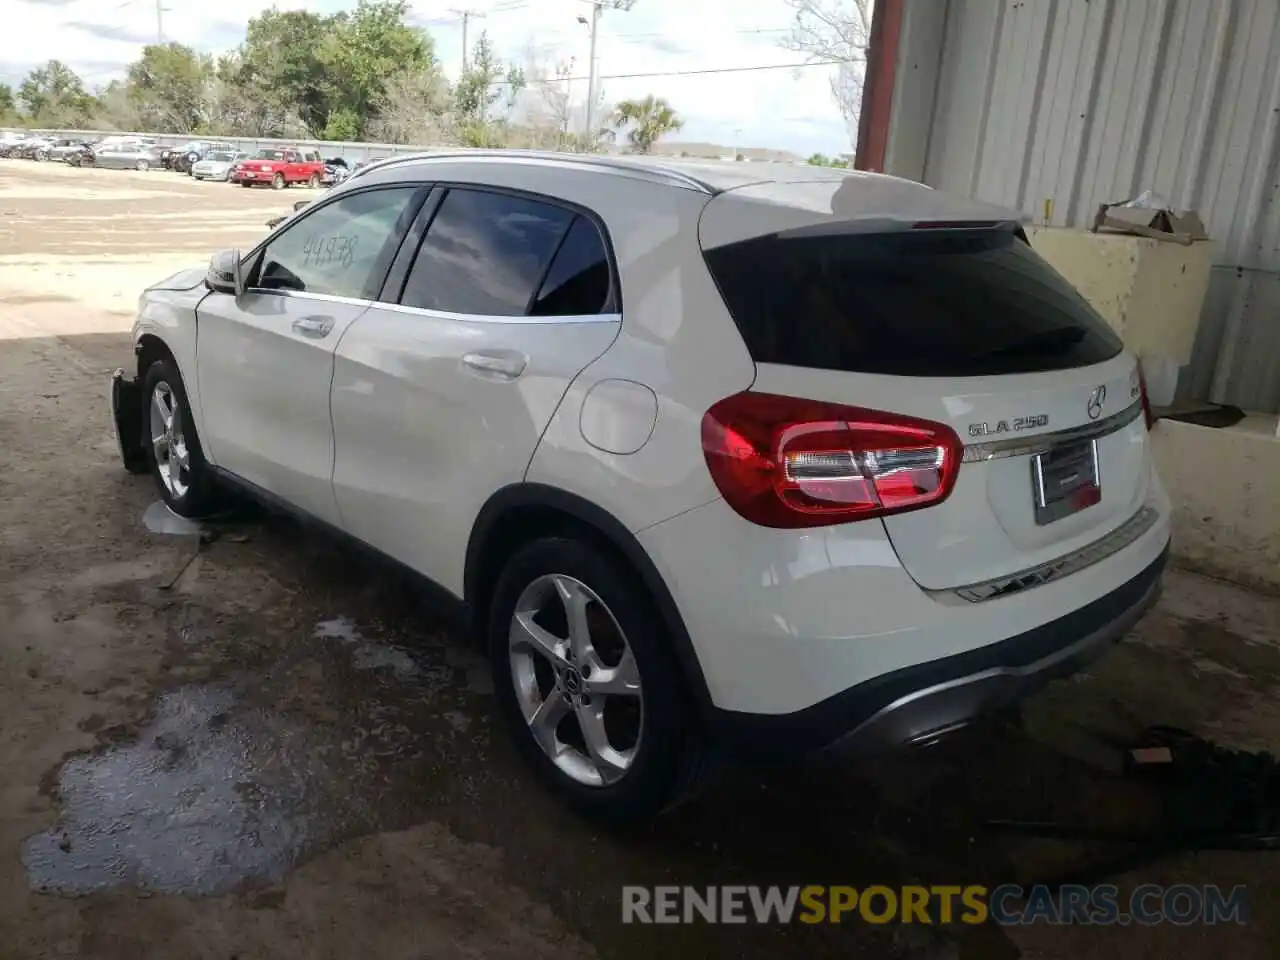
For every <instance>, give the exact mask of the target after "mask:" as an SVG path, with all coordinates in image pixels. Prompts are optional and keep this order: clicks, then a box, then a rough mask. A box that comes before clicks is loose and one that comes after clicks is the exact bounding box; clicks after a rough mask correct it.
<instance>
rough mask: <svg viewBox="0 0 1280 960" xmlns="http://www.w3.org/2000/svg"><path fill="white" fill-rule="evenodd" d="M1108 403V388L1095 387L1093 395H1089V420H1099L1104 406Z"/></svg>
mask: <svg viewBox="0 0 1280 960" xmlns="http://www.w3.org/2000/svg"><path fill="white" fill-rule="evenodd" d="M1106 402H1107V388H1106V387H1105V386H1101V387H1094V388H1093V393H1091V394H1089V419H1090V420H1097V419H1098V417H1100V416H1102V405H1103V404H1104V403H1106Z"/></svg>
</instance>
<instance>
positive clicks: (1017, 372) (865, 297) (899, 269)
mask: <svg viewBox="0 0 1280 960" xmlns="http://www.w3.org/2000/svg"><path fill="white" fill-rule="evenodd" d="M775 186H776V185H775ZM915 189H916V190H919V191H925V190H926V188H923V187H916V188H915ZM747 192H748V193H749V192H750V188H748V191H747ZM805 192H807V193H808V194H810V195H811V194H813V193H814V192H815V190H814V188H813V185H811V184H810V185H806V191H805ZM816 192H817V193H818V194H821V190H820V189H818V190H817V191H816ZM928 192H929V193H932V191H928ZM939 196H940V195H937V194H934V197H939ZM743 199H746V200H748V201H749V200H750V197H747V198H739V199H738V201H737V202H735V200H734V194H732V193H731V194H727V195H721V197H717V198H716V199H714V200H712V201H711V203H710V204H709V205H708V207H707V209H706V211H705V213H704V215H703V223H702V238H703V248H704V252H705V256H706V261H707V264H708V267H709V269H710V270H711V273H712V275H713V276H714V278H715V280H716V282H717V284H718V286H719V288H720V291H721V293H722V295H723V297H724V299H725V302H726V304H727V306H728V308H729V311H730V313H731V314H732V316H733V318H734V321H735V322H736V323H737V325H738V328H739V330H740V331H741V333H742V335H743V338H744V340H745V341H746V343H747V346H748V348H749V349H750V351H751V353H752V355H753V357H754V358H755V360H756V364H757V378H756V381H755V383H754V384H753V386H752V388H751V390H752V392H753V393H763V394H778V395H782V396H785V397H802V398H805V399H806V400H810V401H819V402H822V403H826V404H836V405H842V406H844V407H851V408H857V409H855V410H853V411H848V410H841V409H840V408H836V407H833V408H831V409H832V411H833V412H831V413H830V414H829V416H830V418H831V419H833V420H839V421H842V422H843V423H845V424H846V425H848V427H849V429H850V430H851V431H853V433H857V432H858V430H860V429H862V430H863V433H866V430H867V429H869V430H871V431H872V432H873V433H874V432H875V429H876V425H877V424H878V423H880V422H881V421H884V422H889V421H892V419H893V418H892V417H888V418H885V417H881V416H879V413H888V414H891V415H898V416H903V415H905V416H906V417H909V418H917V419H918V420H919V421H924V422H926V424H925V426H924V428H922V429H924V430H925V432H926V433H928V435H929V436H931V437H933V438H934V439H931V440H929V441H928V443H927V444H926V445H925V446H926V448H927V449H926V450H925V451H924V452H925V455H926V460H928V459H929V458H930V457H932V456H933V451H935V449H936V451H937V457H938V459H937V461H936V463H930V464H927V466H928V469H920V467H921V464H920V463H919V462H916V463H914V465H913V463H912V462H909V461H910V460H911V457H912V456H915V457H917V460H918V457H919V456H920V455H921V451H919V450H916V451H907V452H906V459H905V460H904V459H902V457H903V456H904V451H903V450H884V449H881V450H880V453H879V459H878V461H876V458H875V457H874V456H872V458H871V459H869V460H868V459H865V458H864V459H861V460H860V459H857V458H858V457H860V456H862V454H858V453H856V452H855V453H853V454H850V457H851V459H849V461H848V462H849V463H850V464H859V465H860V466H851V467H850V469H852V470H854V472H855V473H857V474H859V475H858V477H857V482H858V483H859V484H863V483H868V484H871V486H873V487H874V485H875V483H881V482H883V483H886V484H889V486H886V487H884V488H883V489H882V492H884V491H885V490H891V487H892V484H893V483H895V482H902V481H903V477H904V476H905V477H907V478H908V480H910V478H914V480H910V482H911V483H914V484H915V486H913V487H912V491H913V493H912V496H910V497H904V498H900V499H899V500H898V501H897V502H900V503H901V504H903V505H904V506H903V507H902V509H884V510H872V511H870V512H868V513H867V514H866V515H867V516H878V517H879V520H878V521H876V520H870V521H867V522H882V523H883V524H884V528H885V530H886V531H887V533H888V536H889V538H890V540H891V541H892V544H893V547H894V549H895V551H896V552H897V554H898V557H899V559H900V560H901V562H902V564H903V566H904V567H905V568H906V570H907V571H908V573H910V575H911V576H912V577H913V578H914V579H915V580H916V581H917V582H918V583H919V584H920V585H921V586H923V587H925V588H928V589H950V588H956V587H960V586H966V585H972V584H977V583H982V582H984V581H989V580H996V579H999V578H1004V577H1009V576H1011V575H1014V574H1018V573H1021V572H1024V571H1027V570H1030V569H1031V568H1034V567H1037V566H1039V565H1041V564H1044V563H1048V562H1050V561H1054V560H1057V559H1058V558H1061V557H1064V556H1065V555H1067V554H1070V553H1072V552H1073V551H1076V550H1080V549H1082V548H1085V547H1088V546H1089V545H1091V544H1094V543H1097V542H1099V541H1101V540H1102V539H1104V538H1108V537H1109V535H1110V534H1112V532H1113V531H1116V530H1117V529H1118V528H1120V527H1122V526H1126V525H1127V524H1130V522H1131V521H1134V518H1135V517H1137V516H1138V515H1139V512H1140V511H1141V510H1142V506H1143V503H1144V500H1145V498H1146V494H1147V484H1148V482H1149V478H1150V469H1149V454H1148V440H1147V423H1146V418H1145V416H1144V411H1145V396H1144V393H1143V388H1142V386H1141V382H1140V373H1139V370H1138V368H1137V366H1136V362H1135V360H1134V358H1133V357H1132V356H1131V355H1130V354H1128V353H1126V352H1124V351H1123V349H1122V344H1121V342H1120V340H1119V339H1118V338H1117V337H1116V335H1115V334H1114V333H1113V332H1112V331H1111V330H1110V328H1109V327H1108V326H1107V325H1106V322H1105V321H1104V320H1103V319H1102V318H1101V317H1100V316H1099V315H1098V314H1097V313H1096V311H1094V310H1093V309H1092V308H1091V307H1090V306H1089V304H1088V303H1087V302H1086V301H1085V300H1084V299H1083V298H1082V297H1081V296H1080V295H1079V294H1078V293H1077V292H1076V291H1075V289H1074V288H1073V287H1071V286H1070V284H1068V283H1067V282H1066V281H1065V280H1064V279H1063V278H1062V277H1061V276H1060V275H1059V274H1058V273H1057V272H1056V271H1054V270H1053V269H1052V268H1051V267H1049V266H1048V264H1046V263H1045V262H1044V261H1043V260H1042V259H1041V258H1040V257H1039V256H1038V255H1037V254H1036V253H1035V252H1034V251H1032V249H1031V247H1030V246H1029V245H1028V244H1027V242H1026V240H1025V238H1024V235H1023V234H1022V231H1021V230H1020V228H1019V227H1018V226H1017V224H1016V223H1014V222H1011V221H1008V220H1005V221H999V220H970V219H965V220H959V219H957V218H956V216H955V215H954V214H953V213H951V212H950V211H949V210H948V211H944V212H946V213H947V214H948V216H943V217H939V216H937V215H936V211H931V210H930V209H929V208H930V207H931V206H933V205H937V204H939V203H940V202H941V201H939V200H934V201H929V200H928V198H926V200H925V202H924V203H923V204H922V205H921V206H922V208H923V209H920V210H912V209H911V206H912V205H911V204H907V205H906V206H907V215H906V216H898V217H896V218H895V217H890V216H887V215H886V216H883V217H882V216H863V217H854V218H852V219H848V220H842V219H841V218H840V217H839V215H838V214H839V207H840V202H839V201H838V202H836V203H834V204H826V210H823V211H822V215H821V216H820V217H811V218H810V219H811V220H813V221H816V222H810V223H808V224H802V225H799V226H794V227H790V228H784V229H783V230H781V231H776V232H771V233H767V234H760V235H756V236H748V237H746V238H745V239H736V236H740V235H741V234H742V233H744V232H746V233H750V229H749V228H746V227H744V226H743V223H742V221H743V220H744V218H745V219H750V216H751V214H750V213H749V212H748V211H749V208H750V207H751V204H750V203H749V202H748V203H745V204H744V203H743V202H742V200H743ZM810 199H812V196H810ZM914 199H915V198H913V200H914ZM828 211H832V212H828ZM922 216H928V217H929V219H920V217H922ZM795 217H796V211H795V210H794V209H785V210H777V211H775V216H774V217H773V220H774V222H778V221H779V220H781V221H782V222H783V223H785V222H786V221H787V220H788V219H791V220H794V219H795ZM726 238H728V239H729V240H730V242H727V243H724V242H719V243H718V242H717V241H719V240H723V239H726ZM818 419H822V418H821V417H819V418H818ZM868 424H869V426H868ZM863 428H865V429H863ZM935 428H936V429H935ZM895 429H896V428H895ZM881 432H883V431H881ZM853 433H849V434H847V435H853ZM921 435H923V434H921ZM939 438H941V439H939ZM935 443H936V448H935V446H934V444H935ZM827 446H831V444H830V443H827ZM907 446H910V444H906V443H904V449H905V447H907ZM842 449H843V448H842ZM802 456H809V454H803V455H802ZM822 456H823V457H825V458H826V460H825V461H824V463H825V468H826V469H833V468H832V467H831V464H832V462H833V461H832V460H831V457H832V456H833V452H832V451H831V450H824V451H823V453H822ZM895 457H897V458H898V460H897V461H894V458H895ZM944 460H945V461H946V462H945V463H944ZM780 462H782V461H781V460H780ZM791 462H792V461H791V460H786V463H788V464H790V463H791ZM795 462H796V463H800V462H801V461H800V460H796V461H795ZM813 462H814V463H816V462H817V461H813ZM873 462H879V463H880V465H881V466H880V467H879V468H877V469H884V470H885V473H884V474H883V477H882V478H877V479H874V483H872V481H871V480H869V479H868V475H867V473H866V471H867V469H868V467H867V464H868V463H873ZM894 462H897V463H898V464H899V467H900V468H901V469H900V471H899V473H898V474H897V477H896V479H894V476H893V474H894V470H893V469H892V465H893V463H894ZM885 464H888V465H889V467H885ZM786 469H787V470H790V469H791V467H790V466H788V467H786ZM797 469H798V468H797ZM847 479H848V478H845V480H846V481H847ZM828 480H830V476H829V477H828ZM951 484H954V486H953V487H950V490H949V492H948V490H947V489H946V487H949V486H950V485H951ZM931 485H932V486H933V489H932V492H929V491H930V486H931ZM838 487H839V484H838V483H829V484H828V486H827V487H825V488H823V489H824V491H825V492H823V493H822V494H821V495H823V496H831V497H834V498H836V499H839V498H840V497H841V496H844V494H841V493H840V492H839V491H838V490H837V488H838ZM832 491H836V492H832ZM871 496H872V498H873V499H874V497H875V494H874V493H872V494H871ZM882 499H883V500H884V503H885V504H889V503H890V499H889V498H888V497H887V496H886V497H884V498H882ZM849 519H856V517H854V516H850V517H849ZM1134 522H1137V521H1134ZM797 525H812V524H797ZM1127 529H1132V526H1129V527H1127ZM1119 536H1121V535H1120V534H1117V537H1119ZM1112 539H1115V538H1112Z"/></svg>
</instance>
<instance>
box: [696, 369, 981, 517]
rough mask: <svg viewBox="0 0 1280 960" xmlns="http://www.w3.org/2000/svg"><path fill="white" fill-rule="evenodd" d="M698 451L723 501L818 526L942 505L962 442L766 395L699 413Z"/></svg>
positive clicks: (852, 410) (932, 427) (941, 429)
mask: <svg viewBox="0 0 1280 960" xmlns="http://www.w3.org/2000/svg"><path fill="white" fill-rule="evenodd" d="M702 451H703V454H704V455H705V456H706V458H707V466H708V468H709V469H710V470H711V477H712V479H713V480H714V481H715V484H716V486H717V487H718V488H719V490H720V493H721V494H722V495H723V496H724V498H725V500H726V501H727V502H728V504H729V505H730V506H731V507H733V509H734V510H736V511H737V512H738V513H739V514H741V515H742V516H743V517H745V518H746V519H747V520H750V521H751V522H752V523H757V524H760V525H761V526H764V527H818V526H825V525H827V524H833V523H846V522H848V521H850V520H865V519H868V518H870V517H882V516H885V515H886V514H890V513H902V512H903V511H906V510H916V509H919V508H920V507H927V506H931V505H933V504H936V503H941V502H942V501H943V500H945V499H946V498H947V497H948V496H949V495H950V493H951V489H952V487H954V486H955V482H956V472H957V471H958V470H959V468H960V457H961V455H962V453H963V448H962V447H961V444H960V439H959V437H957V436H956V435H955V432H954V431H952V430H951V428H950V427H948V426H946V425H944V424H940V423H932V422H930V421H928V420H917V419H915V418H914V417H905V416H900V415H898V414H894V413H881V412H879V411H876V410H864V409H861V408H859V407H847V406H843V405H841V404H835V403H823V402H820V401H816V400H801V399H799V398H797V397H782V396H777V395H775V394H770V393H739V394H735V395H734V396H732V397H728V398H727V399H724V400H721V401H720V402H719V403H717V404H716V405H715V406H713V407H712V408H711V409H710V410H708V411H707V412H706V414H705V415H704V416H703V418H702Z"/></svg>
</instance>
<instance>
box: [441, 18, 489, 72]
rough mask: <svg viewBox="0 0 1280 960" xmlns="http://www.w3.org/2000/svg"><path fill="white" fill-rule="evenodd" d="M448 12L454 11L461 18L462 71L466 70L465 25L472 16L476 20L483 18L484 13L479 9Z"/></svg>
mask: <svg viewBox="0 0 1280 960" xmlns="http://www.w3.org/2000/svg"><path fill="white" fill-rule="evenodd" d="M449 12H450V13H455V14H457V15H458V16H460V17H461V18H462V72H463V73H466V72H467V25H468V24H469V23H470V22H471V20H472V18H473V17H474V18H475V19H476V20H481V19H483V18H484V16H485V14H484V12H483V11H480V10H458V9H457V8H454V9H451V10H450V11H449Z"/></svg>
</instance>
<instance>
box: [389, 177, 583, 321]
mask: <svg viewBox="0 0 1280 960" xmlns="http://www.w3.org/2000/svg"><path fill="white" fill-rule="evenodd" d="M574 217H575V214H574V213H572V212H571V211H569V210H565V209H564V208H562V207H557V206H553V205H551V204H547V203H541V202H539V201H536V200H529V199H525V198H524V197H514V196H510V195H508V194H502V193H490V192H487V191H483V190H471V189H452V190H450V191H449V192H448V193H447V194H445V198H444V200H443V202H442V203H441V204H440V209H439V210H438V211H437V212H436V215H435V218H434V219H433V220H432V221H431V227H430V229H429V230H428V231H427V235H426V238H425V239H424V240H423V241H422V246H421V247H420V248H419V249H418V255H417V258H416V259H415V261H414V264H413V266H412V268H410V271H409V277H408V279H407V281H406V282H405V288H404V293H403V294H402V296H401V298H400V302H401V303H403V304H404V305H405V306H409V307H422V308H424V309H428V310H442V311H445V312H448V313H465V314H471V315H474V316H488V317H522V316H524V315H525V314H526V313H527V311H528V309H529V304H530V301H532V299H533V296H534V294H535V293H536V292H537V291H538V289H539V287H540V285H541V284H542V280H543V277H544V275H545V274H546V271H547V266H548V265H549V264H550V262H551V259H552V257H554V256H555V253H556V251H557V250H558V249H559V247H560V242H561V240H562V239H564V235H565V232H566V231H567V230H568V229H569V226H570V224H571V223H572V222H573V220H574Z"/></svg>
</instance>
